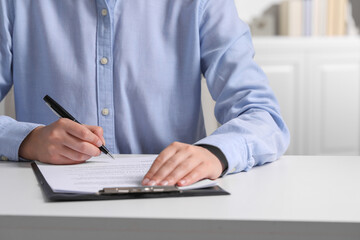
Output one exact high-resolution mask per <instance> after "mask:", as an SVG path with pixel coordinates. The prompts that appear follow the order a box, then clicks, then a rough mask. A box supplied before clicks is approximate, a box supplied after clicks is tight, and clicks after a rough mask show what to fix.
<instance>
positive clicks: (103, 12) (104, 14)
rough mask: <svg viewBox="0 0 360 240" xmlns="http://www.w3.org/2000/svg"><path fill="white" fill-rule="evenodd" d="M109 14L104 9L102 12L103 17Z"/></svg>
mask: <svg viewBox="0 0 360 240" xmlns="http://www.w3.org/2000/svg"><path fill="white" fill-rule="evenodd" d="M107 14H108V11H107V10H106V9H105V8H104V9H103V10H101V15H103V16H106V15H107Z"/></svg>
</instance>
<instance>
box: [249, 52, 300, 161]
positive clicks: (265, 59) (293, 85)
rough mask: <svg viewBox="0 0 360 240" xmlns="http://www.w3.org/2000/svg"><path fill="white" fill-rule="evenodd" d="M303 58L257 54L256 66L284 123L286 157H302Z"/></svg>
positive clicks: (298, 56)
mask: <svg viewBox="0 0 360 240" xmlns="http://www.w3.org/2000/svg"><path fill="white" fill-rule="evenodd" d="M302 59H303V56H302V55H297V54H295V55H279V54H274V55H272V54H259V52H258V54H257V57H256V59H255V60H256V62H257V63H259V64H260V66H261V68H262V69H263V70H264V72H265V74H266V75H267V77H268V79H269V83H270V86H271V88H272V89H273V91H274V93H275V96H276V98H277V100H278V101H279V105H280V110H281V115H282V116H283V118H284V121H285V122H286V124H287V126H288V128H289V130H290V134H291V142H290V146H289V148H288V150H287V152H286V154H301V153H303V151H304V150H303V140H302V139H303V136H302V135H303V131H302V129H303V120H302V119H301V116H303V114H302V109H303V106H302V102H303V101H301V99H302V95H301V89H302V88H303V81H301V80H302V75H303V72H304V71H303V69H304V65H303V61H302Z"/></svg>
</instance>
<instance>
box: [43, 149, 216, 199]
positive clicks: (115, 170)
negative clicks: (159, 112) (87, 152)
mask: <svg viewBox="0 0 360 240" xmlns="http://www.w3.org/2000/svg"><path fill="white" fill-rule="evenodd" d="M114 157H115V160H114V159H109V157H108V156H106V155H100V156H98V157H94V158H91V159H90V160H88V161H87V162H86V163H82V164H77V165H50V164H44V163H39V162H37V163H36V164H37V166H38V168H39V169H40V171H41V173H42V175H43V176H44V178H45V179H46V181H47V183H48V184H49V185H50V187H51V188H52V190H53V191H54V192H57V193H62V192H63V193H65V192H66V193H97V192H99V190H102V189H103V188H113V187H141V186H142V185H141V181H142V179H143V177H144V176H145V174H146V173H147V171H148V170H149V169H150V167H151V164H152V163H153V161H154V160H155V158H156V157H157V156H156V155H140V156H139V155H137V156H128V157H124V156H121V155H114ZM215 185H217V184H216V182H215V181H211V180H203V181H200V182H198V183H195V184H193V185H190V186H187V187H179V189H181V190H190V189H198V188H205V187H212V186H215Z"/></svg>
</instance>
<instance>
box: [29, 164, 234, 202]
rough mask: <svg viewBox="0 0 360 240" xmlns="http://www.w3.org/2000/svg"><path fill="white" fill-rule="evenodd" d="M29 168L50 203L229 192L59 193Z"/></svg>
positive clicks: (160, 189) (131, 190)
mask: <svg viewBox="0 0 360 240" xmlns="http://www.w3.org/2000/svg"><path fill="white" fill-rule="evenodd" d="M31 167H32V169H33V171H34V173H35V176H36V178H37V180H38V182H39V184H40V186H41V189H42V191H43V193H44V195H45V197H46V198H47V200H48V201H50V202H57V201H91V200H119V199H141V198H172V197H195V196H196V197H198V196H221V195H230V193H229V192H227V191H225V190H224V189H222V188H221V187H219V186H214V187H208V188H201V189H192V190H180V189H178V188H177V187H173V186H165V187H162V186H155V187H136V188H104V189H99V192H98V193H97V194H89V193H66V192H61V193H59V192H54V191H53V190H52V188H51V187H50V185H49V184H48V183H47V181H46V179H45V178H44V176H43V174H42V173H41V171H40V169H39V168H38V166H37V165H36V163H35V162H32V163H31Z"/></svg>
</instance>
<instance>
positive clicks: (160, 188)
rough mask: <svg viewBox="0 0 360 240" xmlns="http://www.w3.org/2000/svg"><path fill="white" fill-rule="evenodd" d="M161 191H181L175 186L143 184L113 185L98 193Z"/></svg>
mask: <svg viewBox="0 0 360 240" xmlns="http://www.w3.org/2000/svg"><path fill="white" fill-rule="evenodd" d="M162 192H181V190H180V189H179V188H177V187H175V186H144V187H115V188H104V189H102V190H100V191H99V194H100V195H114V194H115V195H117V194H129V193H131V194H132V193H162Z"/></svg>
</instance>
